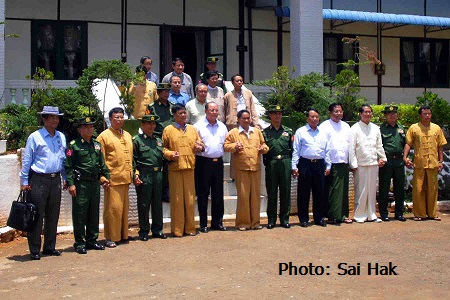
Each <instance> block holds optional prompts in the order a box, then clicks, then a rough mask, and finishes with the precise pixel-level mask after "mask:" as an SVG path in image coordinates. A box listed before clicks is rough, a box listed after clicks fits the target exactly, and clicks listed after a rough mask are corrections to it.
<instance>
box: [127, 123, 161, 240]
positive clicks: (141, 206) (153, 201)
mask: <svg viewBox="0 0 450 300" xmlns="http://www.w3.org/2000/svg"><path fill="white" fill-rule="evenodd" d="M158 119H159V117H158V116H156V115H144V116H143V117H142V123H141V129H142V131H143V133H142V134H139V135H136V136H134V137H133V172H134V174H135V175H134V185H135V186H136V194H137V207H138V218H139V238H140V239H141V241H147V240H148V233H149V231H150V222H149V211H150V206H151V209H152V228H151V229H152V236H153V237H154V238H162V239H165V238H167V236H166V235H165V234H164V233H163V232H162V229H163V209H162V201H161V192H162V172H161V171H162V165H163V154H162V149H163V144H162V140H161V138H159V137H158V136H156V135H155V134H154V131H155V128H156V121H158Z"/></svg>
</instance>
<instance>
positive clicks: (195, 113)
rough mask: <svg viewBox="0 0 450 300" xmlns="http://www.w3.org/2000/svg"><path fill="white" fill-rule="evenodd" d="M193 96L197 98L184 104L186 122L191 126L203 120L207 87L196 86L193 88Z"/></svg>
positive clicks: (203, 85) (201, 84) (200, 84)
mask: <svg viewBox="0 0 450 300" xmlns="http://www.w3.org/2000/svg"><path fill="white" fill-rule="evenodd" d="M195 94H196V95H197V97H195V98H194V99H192V101H189V102H188V103H187V104H186V112H187V119H186V122H187V123H189V124H192V125H194V124H195V123H197V122H198V121H200V120H201V119H204V118H205V104H206V102H209V101H208V100H207V99H206V96H207V95H208V87H207V86H206V84H203V83H199V84H197V86H196V87H195Z"/></svg>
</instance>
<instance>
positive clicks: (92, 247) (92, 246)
mask: <svg viewBox="0 0 450 300" xmlns="http://www.w3.org/2000/svg"><path fill="white" fill-rule="evenodd" d="M86 249H89V250H105V246H103V245H99V244H87V245H86Z"/></svg>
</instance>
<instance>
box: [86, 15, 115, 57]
mask: <svg viewBox="0 0 450 300" xmlns="http://www.w3.org/2000/svg"><path fill="white" fill-rule="evenodd" d="M99 59H121V57H120V25H109V24H94V23H90V24H89V25H88V65H90V64H91V63H92V61H93V60H99Z"/></svg>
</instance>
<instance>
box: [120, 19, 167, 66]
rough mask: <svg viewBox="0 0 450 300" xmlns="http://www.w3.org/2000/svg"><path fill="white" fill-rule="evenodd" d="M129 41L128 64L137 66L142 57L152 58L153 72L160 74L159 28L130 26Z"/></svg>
mask: <svg viewBox="0 0 450 300" xmlns="http://www.w3.org/2000/svg"><path fill="white" fill-rule="evenodd" d="M127 39H128V45H127V51H128V57H127V62H128V63H129V64H130V65H132V66H137V65H139V60H140V59H141V57H142V56H144V55H146V56H150V57H151V58H152V60H153V65H152V72H154V73H156V74H159V27H155V26H133V25H128V37H127Z"/></svg>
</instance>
